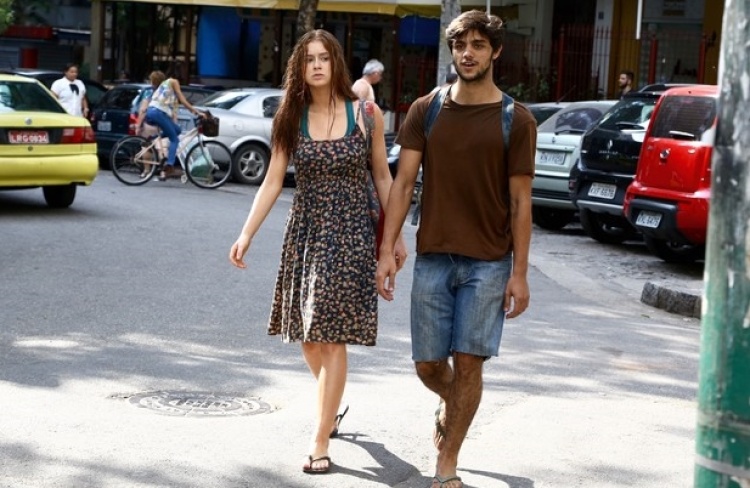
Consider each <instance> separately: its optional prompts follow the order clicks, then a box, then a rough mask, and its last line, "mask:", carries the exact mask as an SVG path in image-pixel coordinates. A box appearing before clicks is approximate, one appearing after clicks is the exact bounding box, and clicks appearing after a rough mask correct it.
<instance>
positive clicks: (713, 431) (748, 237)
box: [695, 0, 750, 488]
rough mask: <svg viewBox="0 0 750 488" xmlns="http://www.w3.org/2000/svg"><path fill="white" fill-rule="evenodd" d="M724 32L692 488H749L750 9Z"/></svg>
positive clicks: (730, 18)
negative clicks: (693, 486) (749, 115)
mask: <svg viewBox="0 0 750 488" xmlns="http://www.w3.org/2000/svg"><path fill="white" fill-rule="evenodd" d="M723 28H724V31H723V33H722V42H721V57H720V61H719V86H720V87H721V95H720V101H719V123H718V128H717V133H716V141H715V146H714V153H713V167H712V179H713V180H712V187H711V212H710V218H709V229H708V245H707V249H706V273H705V276H706V279H705V282H706V285H705V293H704V295H705V298H706V300H705V304H704V310H703V324H702V326H703V329H702V336H701V361H700V383H699V389H698V409H699V410H698V425H697V433H696V466H695V487H697V488H719V487H721V488H750V176H749V174H748V171H749V168H748V164H750V118H749V117H748V114H750V88H749V87H750V81H749V80H750V57H749V55H748V51H747V46H748V45H750V2H747V1H737V0H726V2H725V10H724V23H723Z"/></svg>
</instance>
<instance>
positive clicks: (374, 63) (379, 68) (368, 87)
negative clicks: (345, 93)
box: [352, 59, 385, 102]
mask: <svg viewBox="0 0 750 488" xmlns="http://www.w3.org/2000/svg"><path fill="white" fill-rule="evenodd" d="M383 71H385V66H383V63H381V62H380V61H378V60H377V59H371V60H369V61H368V62H367V64H365V67H364V68H363V69H362V78H360V79H358V80H357V81H355V82H354V84H353V85H352V90H354V93H355V94H356V95H357V97H359V99H360V100H367V101H370V102H374V101H375V90H374V89H373V88H372V86H373V85H377V84H378V83H380V80H382V79H383Z"/></svg>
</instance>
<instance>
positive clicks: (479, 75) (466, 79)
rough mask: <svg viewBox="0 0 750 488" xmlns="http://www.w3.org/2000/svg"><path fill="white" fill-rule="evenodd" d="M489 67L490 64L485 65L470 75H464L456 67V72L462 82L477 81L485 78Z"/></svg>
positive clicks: (488, 72)
mask: <svg viewBox="0 0 750 488" xmlns="http://www.w3.org/2000/svg"><path fill="white" fill-rule="evenodd" d="M491 67H492V65H490V66H487V67H486V68H485V69H483V70H481V71H479V72H477V74H475V75H474V76H471V77H468V76H465V75H464V74H463V73H461V69H460V68H456V74H457V75H458V77H459V78H461V81H463V82H464V83H478V82H480V81H484V79H485V78H487V76H488V75H489V74H490V68H491Z"/></svg>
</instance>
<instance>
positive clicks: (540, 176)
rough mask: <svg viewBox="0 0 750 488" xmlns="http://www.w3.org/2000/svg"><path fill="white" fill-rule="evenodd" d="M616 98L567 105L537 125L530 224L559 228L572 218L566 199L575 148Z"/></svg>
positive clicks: (568, 193) (570, 208)
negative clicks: (531, 220) (531, 219)
mask: <svg viewBox="0 0 750 488" xmlns="http://www.w3.org/2000/svg"><path fill="white" fill-rule="evenodd" d="M615 103H617V101H616V100H600V101H584V102H573V103H570V104H567V105H566V107H565V108H563V109H561V110H558V111H557V112H556V113H554V114H553V115H552V116H550V117H549V118H548V119H547V120H546V121H544V122H542V124H541V125H540V126H539V127H538V128H537V139H536V162H535V176H534V181H533V183H532V188H531V202H532V210H531V211H532V216H533V219H534V223H535V224H536V225H538V226H539V227H541V228H543V229H548V230H559V229H562V228H563V227H565V226H566V225H567V224H569V223H570V222H572V221H573V218H574V216H575V212H576V207H575V205H573V202H571V200H570V192H569V191H568V181H569V180H570V169H571V168H572V166H573V164H574V163H575V159H574V158H575V157H576V154H579V153H578V152H577V151H576V149H577V148H578V147H579V145H580V143H581V137H582V136H583V134H584V133H585V132H586V131H587V130H588V129H589V128H590V127H591V126H592V125H593V124H594V123H596V122H597V121H598V120H599V119H600V118H601V117H602V115H603V114H604V113H605V112H606V111H607V110H608V109H609V108H611V107H612V106H613V105H614V104H615Z"/></svg>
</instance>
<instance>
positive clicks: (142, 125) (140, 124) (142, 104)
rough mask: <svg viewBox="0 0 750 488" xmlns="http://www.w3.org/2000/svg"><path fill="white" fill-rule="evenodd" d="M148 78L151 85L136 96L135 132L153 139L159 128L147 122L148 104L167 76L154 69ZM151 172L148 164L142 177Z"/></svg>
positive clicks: (134, 103) (134, 110)
mask: <svg viewBox="0 0 750 488" xmlns="http://www.w3.org/2000/svg"><path fill="white" fill-rule="evenodd" d="M148 79H149V81H150V82H151V86H149V87H148V88H144V89H143V90H141V92H140V93H139V94H138V96H137V97H135V100H133V109H132V111H133V113H134V114H135V116H136V122H135V134H136V135H137V136H141V137H145V138H146V139H151V138H152V137H156V136H157V135H158V134H159V128H158V127H156V126H153V125H151V124H147V123H146V121H145V118H146V110H147V109H148V104H149V103H151V96H152V95H153V94H154V90H156V88H158V87H159V85H161V84H162V82H164V80H166V79H167V76H166V75H165V74H164V73H163V72H162V71H158V70H157V71H152V72H151V74H149V75H148ZM149 154H150V153H149ZM149 173H151V165H150V164H146V165H144V167H143V172H142V173H141V178H145V177H146V176H147V175H148V174H149Z"/></svg>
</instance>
